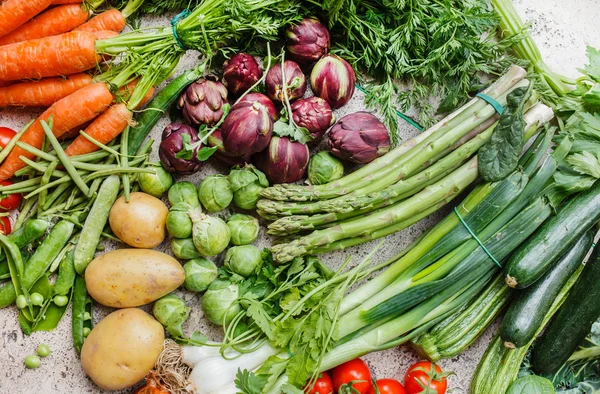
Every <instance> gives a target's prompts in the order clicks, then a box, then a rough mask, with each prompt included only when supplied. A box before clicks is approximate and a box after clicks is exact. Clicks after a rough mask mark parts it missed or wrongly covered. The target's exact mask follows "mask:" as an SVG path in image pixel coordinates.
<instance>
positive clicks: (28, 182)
mask: <svg viewBox="0 0 600 394" xmlns="http://www.w3.org/2000/svg"><path fill="white" fill-rule="evenodd" d="M41 181H42V177H41V176H38V177H35V178H31V179H27V180H25V181H21V182H16V183H13V184H12V185H6V186H0V193H5V192H7V191H11V190H18V189H21V188H23V187H28V186H37V185H39V184H40V182H41Z"/></svg>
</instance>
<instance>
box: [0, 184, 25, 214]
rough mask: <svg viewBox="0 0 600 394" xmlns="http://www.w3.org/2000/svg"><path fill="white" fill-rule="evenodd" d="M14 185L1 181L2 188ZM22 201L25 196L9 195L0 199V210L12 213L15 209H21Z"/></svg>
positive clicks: (18, 194)
mask: <svg viewBox="0 0 600 394" xmlns="http://www.w3.org/2000/svg"><path fill="white" fill-rule="evenodd" d="M12 184H13V183H12V182H11V181H0V185H2V186H8V185H12ZM21 201H23V196H22V195H21V194H20V193H15V194H7V195H6V196H5V197H4V198H1V199H0V210H2V211H12V210H13V209H17V208H19V205H21Z"/></svg>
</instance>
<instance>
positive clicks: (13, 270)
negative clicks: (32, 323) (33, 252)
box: [0, 235, 33, 314]
mask: <svg viewBox="0 0 600 394" xmlns="http://www.w3.org/2000/svg"><path fill="white" fill-rule="evenodd" d="M0 244H1V245H2V249H3V250H4V254H5V255H6V256H7V261H8V267H9V270H10V277H11V281H10V282H8V283H6V284H5V285H4V286H2V288H0V305H1V304H2V301H3V297H2V296H3V292H2V290H4V289H7V290H6V293H7V295H9V297H5V298H8V299H11V301H10V302H9V303H8V304H7V305H10V304H12V303H13V302H15V301H16V299H17V297H22V298H24V299H25V300H29V291H28V290H29V288H28V286H26V285H25V284H24V283H23V271H24V265H23V257H22V256H21V252H20V251H19V248H18V247H17V245H15V244H14V242H12V241H10V240H9V239H8V237H6V236H4V235H0ZM27 303H28V302H27ZM29 312H30V313H31V314H33V309H32V308H31V304H29Z"/></svg>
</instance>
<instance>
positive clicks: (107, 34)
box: [84, 30, 119, 40]
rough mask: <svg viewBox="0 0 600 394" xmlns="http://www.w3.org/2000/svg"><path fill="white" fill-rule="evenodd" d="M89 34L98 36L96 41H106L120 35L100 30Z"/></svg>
mask: <svg viewBox="0 0 600 394" xmlns="http://www.w3.org/2000/svg"><path fill="white" fill-rule="evenodd" d="M84 32H85V30H84ZM89 33H92V34H94V35H95V36H96V40H106V39H107V38H113V37H116V36H118V35H119V33H117V32H116V31H112V30H98V31H93V32H92V31H91V32H89Z"/></svg>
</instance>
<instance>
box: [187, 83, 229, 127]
mask: <svg viewBox="0 0 600 394" xmlns="http://www.w3.org/2000/svg"><path fill="white" fill-rule="evenodd" d="M224 104H227V89H226V88H225V86H224V85H223V84H222V83H221V82H218V81H217V80H216V78H214V77H210V76H209V77H206V78H200V79H199V80H197V81H196V82H194V83H192V84H191V85H190V86H188V88H187V89H186V90H185V91H184V92H183V93H182V94H181V96H180V97H179V102H178V103H177V105H178V107H179V108H182V109H183V116H184V118H185V119H186V120H187V121H188V122H189V123H190V124H193V125H196V126H198V125H201V124H205V125H207V126H212V125H214V124H216V123H217V122H218V121H219V120H220V119H221V117H222V116H223V105H224Z"/></svg>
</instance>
